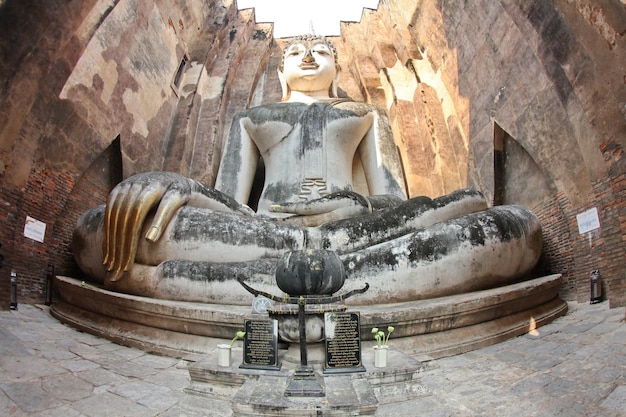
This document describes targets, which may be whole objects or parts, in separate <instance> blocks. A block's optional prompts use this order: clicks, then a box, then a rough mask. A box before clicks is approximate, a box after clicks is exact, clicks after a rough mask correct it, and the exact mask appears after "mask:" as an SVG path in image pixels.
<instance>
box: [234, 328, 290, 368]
mask: <svg viewBox="0 0 626 417" xmlns="http://www.w3.org/2000/svg"><path fill="white" fill-rule="evenodd" d="M245 330H246V335H245V337H244V338H243V363H242V364H241V365H240V366H239V367H240V368H248V369H267V370H279V369H280V365H279V364H278V320H246V328H245Z"/></svg>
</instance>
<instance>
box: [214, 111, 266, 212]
mask: <svg viewBox="0 0 626 417" xmlns="http://www.w3.org/2000/svg"><path fill="white" fill-rule="evenodd" d="M250 123H251V122H250V119H249V118H248V117H246V115H245V113H240V114H238V115H237V116H236V117H235V119H234V120H233V123H232V125H231V128H230V134H229V136H228V140H227V141H226V144H225V148H224V151H223V153H222V159H221V162H220V168H219V171H218V173H217V179H216V181H215V188H216V189H217V190H220V191H222V192H223V193H224V194H226V195H229V196H231V197H233V198H234V199H235V200H237V201H239V202H240V203H242V204H247V203H248V199H249V198H250V191H251V189H252V183H253V181H254V174H255V173H256V168H257V164H258V163H259V150H258V148H257V146H256V144H255V143H254V141H253V140H252V138H251V137H250V134H249V133H248V129H247V128H246V126H248V125H249V124H250Z"/></svg>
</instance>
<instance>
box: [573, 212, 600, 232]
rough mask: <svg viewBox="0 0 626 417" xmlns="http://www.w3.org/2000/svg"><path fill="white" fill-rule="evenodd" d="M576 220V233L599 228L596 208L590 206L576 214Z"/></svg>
mask: <svg viewBox="0 0 626 417" xmlns="http://www.w3.org/2000/svg"><path fill="white" fill-rule="evenodd" d="M576 221H577V222H578V233H580V234H581V235H584V234H585V233H587V232H591V231H592V230H596V229H599V228H600V218H599V217H598V209H597V208H595V207H594V208H592V209H589V210H587V211H584V212H582V213H580V214H578V215H576Z"/></svg>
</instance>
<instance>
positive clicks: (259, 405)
mask: <svg viewBox="0 0 626 417" xmlns="http://www.w3.org/2000/svg"><path fill="white" fill-rule="evenodd" d="M284 353H285V352H284V351H283V354H284ZM388 354H389V356H388V364H387V367H386V368H384V369H381V368H375V367H374V349H373V348H371V346H367V347H364V349H363V364H364V366H365V369H366V371H365V372H359V373H352V374H336V375H335V374H333V375H322V374H321V373H320V372H319V371H320V367H319V365H313V366H312V369H313V370H315V371H316V372H317V375H318V377H319V378H320V379H321V383H322V385H323V386H324V389H325V392H324V398H323V401H321V400H320V398H319V397H318V398H303V397H291V396H288V395H285V392H286V390H287V389H288V384H289V382H290V377H291V376H292V375H293V374H294V372H295V368H296V366H295V365H289V362H287V361H285V362H283V364H284V365H283V368H282V369H281V370H280V371H249V370H240V369H237V368H236V367H235V366H233V367H231V368H221V367H218V366H217V361H216V358H215V357H214V355H209V356H208V357H205V358H202V359H201V360H198V361H197V362H193V361H190V362H189V365H188V367H189V376H190V379H191V384H190V386H189V387H188V388H187V389H186V391H187V392H188V393H192V394H197V395H203V396H208V397H214V398H219V399H228V400H230V402H231V406H232V409H233V413H234V415H235V416H263V415H272V416H275V415H281V416H298V417H305V416H312V417H313V416H318V415H320V413H322V415H374V414H375V413H376V410H377V409H378V406H379V405H380V404H385V403H389V402H393V401H405V400H408V399H411V398H416V397H418V396H421V395H425V394H426V391H425V388H424V386H423V385H422V384H421V383H420V378H421V375H422V374H423V373H424V372H425V371H427V370H430V369H433V365H432V364H430V363H429V362H422V361H419V360H417V359H415V358H413V357H411V356H408V355H406V354H405V353H404V352H402V351H400V350H397V349H394V348H393V346H392V347H390V348H389V353H388Z"/></svg>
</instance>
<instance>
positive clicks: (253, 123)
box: [243, 105, 373, 159]
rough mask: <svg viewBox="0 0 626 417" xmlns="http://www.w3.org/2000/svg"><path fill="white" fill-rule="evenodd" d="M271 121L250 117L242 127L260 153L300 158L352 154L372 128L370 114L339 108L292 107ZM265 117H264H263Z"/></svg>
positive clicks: (266, 155) (371, 116) (269, 119)
mask: <svg viewBox="0 0 626 417" xmlns="http://www.w3.org/2000/svg"><path fill="white" fill-rule="evenodd" d="M287 109H289V111H284V112H276V114H273V115H272V116H274V117H273V118H267V117H265V118H255V117H249V118H247V119H246V120H244V125H243V127H244V128H245V129H246V132H247V133H248V135H249V136H250V138H251V139H252V140H253V141H254V143H255V144H256V146H257V148H258V149H259V151H260V152H261V154H262V155H263V156H264V157H265V158H268V157H271V156H272V155H274V154H276V153H281V154H282V153H287V154H289V155H290V157H291V158H294V159H299V156H300V155H306V154H307V153H308V152H319V151H321V150H324V153H327V152H333V153H337V152H339V153H348V154H350V153H352V154H354V151H355V150H356V148H357V147H358V145H359V143H360V142H361V140H362V139H363V137H364V136H365V135H366V134H367V133H368V131H369V130H370V129H371V128H372V125H373V115H372V114H371V113H368V112H355V111H352V110H346V109H342V108H339V107H334V106H328V105H321V106H313V105H311V106H295V107H288V108H287ZM264 115H265V116H268V115H267V114H264Z"/></svg>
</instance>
